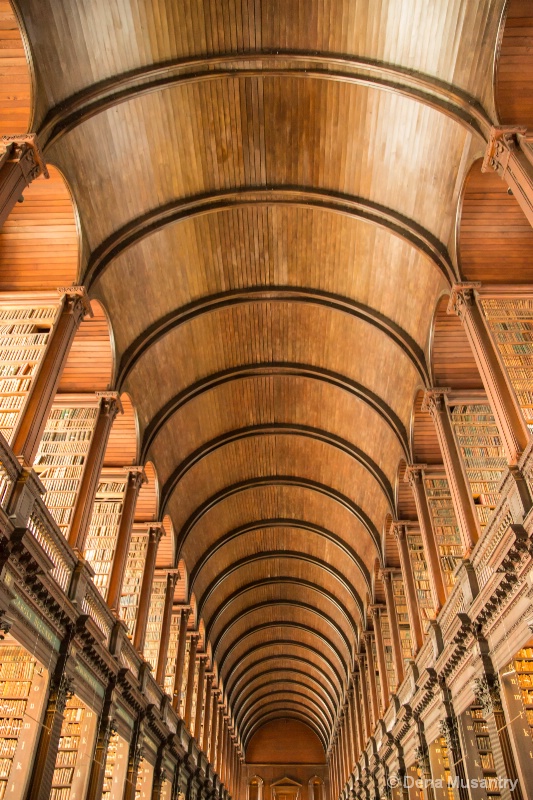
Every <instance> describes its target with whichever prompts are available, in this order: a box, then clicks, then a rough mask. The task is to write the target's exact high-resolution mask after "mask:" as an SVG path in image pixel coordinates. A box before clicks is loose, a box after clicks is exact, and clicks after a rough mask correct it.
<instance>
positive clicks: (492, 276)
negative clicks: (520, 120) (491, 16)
mask: <svg viewBox="0 0 533 800" xmlns="http://www.w3.org/2000/svg"><path fill="white" fill-rule="evenodd" d="M532 49H533V48H532ZM532 86H533V78H532ZM481 163H482V161H481V159H479V160H478V161H476V162H474V164H473V165H472V167H471V168H470V171H469V173H468V175H467V177H466V181H465V185H464V189H463V200H462V206H461V216H460V220H459V230H458V239H459V241H458V246H459V258H460V262H461V271H462V274H463V276H464V279H465V280H467V281H482V282H483V283H531V282H533V259H532V257H531V254H532V252H533V229H532V228H531V225H530V224H529V222H528V221H527V219H526V217H525V216H524V213H523V211H522V209H521V208H520V206H519V205H518V203H517V202H516V199H515V198H514V197H513V196H512V195H509V194H508V193H507V185H506V183H505V181H502V179H501V178H500V177H499V176H498V175H497V174H496V173H494V172H492V171H489V172H481Z"/></svg>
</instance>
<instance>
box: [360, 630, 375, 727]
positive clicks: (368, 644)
mask: <svg viewBox="0 0 533 800" xmlns="http://www.w3.org/2000/svg"><path fill="white" fill-rule="evenodd" d="M363 640H364V643H365V652H366V664H367V669H368V685H369V686H370V704H371V709H372V718H373V727H374V726H375V725H376V723H377V721H378V719H379V703H378V690H377V686H376V666H375V664H374V653H373V652H372V633H371V632H370V631H365V632H364V633H363Z"/></svg>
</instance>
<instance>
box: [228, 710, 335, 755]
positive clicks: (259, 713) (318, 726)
mask: <svg viewBox="0 0 533 800" xmlns="http://www.w3.org/2000/svg"><path fill="white" fill-rule="evenodd" d="M280 704H282V705H281V706H280ZM268 709H271V710H272V712H275V711H280V710H282V711H283V714H282V718H286V717H287V714H286V713H285V712H286V711H295V712H297V713H300V714H302V716H307V718H308V719H309V721H311V720H315V726H314V730H315V733H316V734H317V735H318V736H319V738H320V740H321V742H322V743H323V744H324V749H326V748H325V742H326V741H328V740H329V739H330V737H331V735H332V731H331V730H328V729H327V728H323V727H322V721H321V720H320V717H319V715H318V714H317V712H316V711H315V710H314V708H313V707H312V706H307V705H304V704H303V703H297V702H294V703H291V702H290V700H272V702H270V703H265V705H264V706H263V707H262V708H257V709H256V710H255V712H254V714H253V715H252V717H251V718H250V719H249V720H248V723H247V724H246V725H245V726H244V727H243V729H242V733H241V738H242V740H243V742H246V743H248V741H249V739H248V736H249V735H250V733H251V731H252V730H253V729H254V727H255V723H256V722H258V721H259V720H260V719H262V717H263V716H264V715H265V714H268V713H269V711H268ZM304 709H305V711H304ZM319 731H320V733H319ZM245 746H246V745H245Z"/></svg>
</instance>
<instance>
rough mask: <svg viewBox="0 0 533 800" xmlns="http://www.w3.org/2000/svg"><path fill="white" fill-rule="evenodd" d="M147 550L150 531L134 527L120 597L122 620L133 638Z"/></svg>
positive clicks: (142, 527)
mask: <svg viewBox="0 0 533 800" xmlns="http://www.w3.org/2000/svg"><path fill="white" fill-rule="evenodd" d="M147 549H148V531H147V529H146V527H145V526H139V525H134V526H133V530H132V535H131V540H130V548H129V551H128V558H127V561H126V570H125V573H124V582H123V584H122V593H121V597H120V618H121V619H122V620H124V622H125V623H126V627H127V629H128V633H129V635H130V636H133V632H134V629H135V621H136V619H137V609H138V607H139V595H140V593H141V586H142V580H143V573H144V563H145V561H146V551H147Z"/></svg>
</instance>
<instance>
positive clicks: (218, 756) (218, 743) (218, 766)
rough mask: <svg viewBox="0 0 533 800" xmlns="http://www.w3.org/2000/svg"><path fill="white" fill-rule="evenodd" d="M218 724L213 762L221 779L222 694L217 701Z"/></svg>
mask: <svg viewBox="0 0 533 800" xmlns="http://www.w3.org/2000/svg"><path fill="white" fill-rule="evenodd" d="M217 705H218V724H217V740H216V747H215V763H216V767H215V769H216V772H217V773H218V776H219V778H220V779H221V780H222V772H221V769H222V767H221V759H222V734H223V730H224V706H223V705H222V696H221V697H220V700H219V701H218V704H217Z"/></svg>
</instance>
